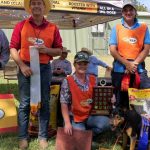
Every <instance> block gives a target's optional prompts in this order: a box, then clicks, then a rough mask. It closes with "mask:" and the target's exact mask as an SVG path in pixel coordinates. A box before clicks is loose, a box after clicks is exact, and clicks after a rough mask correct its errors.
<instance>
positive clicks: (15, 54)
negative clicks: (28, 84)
mask: <svg viewBox="0 0 150 150" xmlns="http://www.w3.org/2000/svg"><path fill="white" fill-rule="evenodd" d="M10 53H11V56H12V58H13V59H14V61H15V62H16V64H17V65H18V66H19V67H20V70H21V72H22V73H23V75H24V76H26V77H28V76H31V74H32V71H31V69H30V67H28V66H27V65H26V64H25V63H24V62H23V61H22V60H21V59H20V56H19V53H18V51H17V49H15V48H11V49H10Z"/></svg>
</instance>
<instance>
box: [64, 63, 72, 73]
mask: <svg viewBox="0 0 150 150" xmlns="http://www.w3.org/2000/svg"><path fill="white" fill-rule="evenodd" d="M71 73H72V67H71V63H70V62H68V66H67V70H65V74H66V75H70V74H71Z"/></svg>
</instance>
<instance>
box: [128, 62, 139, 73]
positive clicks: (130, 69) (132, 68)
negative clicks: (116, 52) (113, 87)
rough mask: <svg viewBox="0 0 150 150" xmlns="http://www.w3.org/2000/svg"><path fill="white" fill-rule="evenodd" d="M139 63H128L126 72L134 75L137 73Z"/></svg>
mask: <svg viewBox="0 0 150 150" xmlns="http://www.w3.org/2000/svg"><path fill="white" fill-rule="evenodd" d="M137 67H138V63H137V62H134V61H128V63H127V64H126V70H127V72H129V73H132V74H134V73H135V72H136V71H137Z"/></svg>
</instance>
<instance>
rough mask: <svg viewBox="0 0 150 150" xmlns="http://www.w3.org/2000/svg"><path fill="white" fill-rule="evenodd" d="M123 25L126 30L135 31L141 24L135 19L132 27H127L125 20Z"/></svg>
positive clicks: (122, 21) (122, 20)
mask: <svg viewBox="0 0 150 150" xmlns="http://www.w3.org/2000/svg"><path fill="white" fill-rule="evenodd" d="M121 23H122V25H123V26H124V27H125V28H129V29H134V28H135V27H137V26H138V25H139V22H138V19H137V18H135V22H134V25H133V26H131V27H128V26H127V25H126V22H125V21H124V18H122V19H121Z"/></svg>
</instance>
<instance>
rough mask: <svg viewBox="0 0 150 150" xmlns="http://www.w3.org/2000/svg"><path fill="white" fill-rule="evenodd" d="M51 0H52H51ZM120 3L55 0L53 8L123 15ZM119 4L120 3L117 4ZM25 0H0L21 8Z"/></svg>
mask: <svg viewBox="0 0 150 150" xmlns="http://www.w3.org/2000/svg"><path fill="white" fill-rule="evenodd" d="M50 1H51V0H50ZM115 2H116V1H115ZM120 2H121V0H119V2H118V3H114V2H113V1H112V2H93V1H91V2H83V1H78V0H53V1H52V10H56V11H66V12H67V11H70V12H80V13H93V14H101V15H108V16H109V15H110V16H112V15H113V16H118V15H120V16H121V7H120V4H121V3H120ZM117 4H119V5H117ZM23 5H24V4H23V0H0V7H4V8H21V9H24V7H23Z"/></svg>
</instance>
